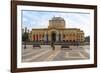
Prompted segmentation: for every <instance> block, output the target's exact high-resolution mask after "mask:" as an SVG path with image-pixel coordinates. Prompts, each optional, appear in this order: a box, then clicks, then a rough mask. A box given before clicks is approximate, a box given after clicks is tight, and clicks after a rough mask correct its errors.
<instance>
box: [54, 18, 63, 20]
mask: <svg viewBox="0 0 100 73" xmlns="http://www.w3.org/2000/svg"><path fill="white" fill-rule="evenodd" d="M52 20H64V19H63V18H61V17H53V18H52Z"/></svg>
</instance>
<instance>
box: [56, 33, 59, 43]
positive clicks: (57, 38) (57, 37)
mask: <svg viewBox="0 0 100 73" xmlns="http://www.w3.org/2000/svg"><path fill="white" fill-rule="evenodd" d="M56 41H57V42H58V41H59V33H58V32H57V33H56Z"/></svg>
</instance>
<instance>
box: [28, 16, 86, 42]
mask: <svg viewBox="0 0 100 73" xmlns="http://www.w3.org/2000/svg"><path fill="white" fill-rule="evenodd" d="M65 25H66V24H65V20H64V18H62V17H53V18H52V19H51V20H49V26H48V28H42V29H32V30H31V31H30V33H29V39H30V41H46V42H51V41H54V42H77V41H78V42H83V41H84V32H83V31H82V30H81V29H79V28H68V27H65Z"/></svg>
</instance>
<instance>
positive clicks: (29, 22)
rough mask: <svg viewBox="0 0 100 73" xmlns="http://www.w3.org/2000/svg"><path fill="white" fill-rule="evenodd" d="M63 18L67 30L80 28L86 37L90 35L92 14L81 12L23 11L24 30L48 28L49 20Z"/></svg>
mask: <svg viewBox="0 0 100 73" xmlns="http://www.w3.org/2000/svg"><path fill="white" fill-rule="evenodd" d="M54 16H55V17H62V18H64V20H65V22H66V23H65V24H66V28H79V29H81V30H83V31H84V33H85V36H89V35H90V33H89V32H90V28H89V26H90V14H89V13H80V12H77V13H76V12H52V11H33V10H22V11H21V17H22V28H25V27H27V28H28V29H29V30H30V31H31V29H32V28H48V25H49V20H51V19H52V18H53V17H54Z"/></svg>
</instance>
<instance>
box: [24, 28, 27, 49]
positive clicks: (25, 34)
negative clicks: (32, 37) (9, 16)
mask: <svg viewBox="0 0 100 73" xmlns="http://www.w3.org/2000/svg"><path fill="white" fill-rule="evenodd" d="M24 35H25V41H24V49H26V40H27V28H25V33H24Z"/></svg>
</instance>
